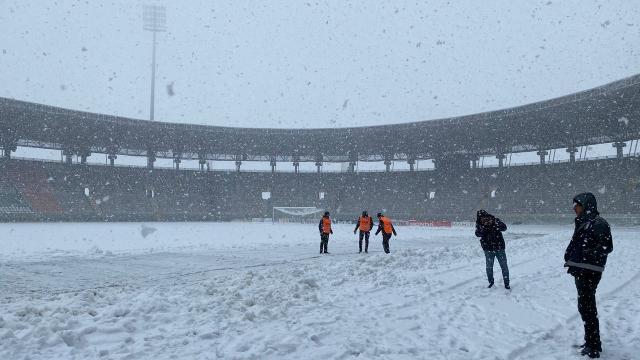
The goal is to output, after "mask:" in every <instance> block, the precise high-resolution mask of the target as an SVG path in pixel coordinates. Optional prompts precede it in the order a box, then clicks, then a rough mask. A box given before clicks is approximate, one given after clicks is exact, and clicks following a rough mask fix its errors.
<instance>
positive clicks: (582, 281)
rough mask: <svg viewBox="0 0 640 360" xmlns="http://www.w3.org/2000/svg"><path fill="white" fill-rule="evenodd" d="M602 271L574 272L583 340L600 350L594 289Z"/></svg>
mask: <svg viewBox="0 0 640 360" xmlns="http://www.w3.org/2000/svg"><path fill="white" fill-rule="evenodd" d="M601 278H602V273H600V272H596V271H590V270H581V271H579V272H578V273H576V274H575V280H576V290H578V312H579V313H580V316H581V317H582V322H583V323H584V342H585V344H587V346H589V347H590V348H592V349H597V350H601V346H602V344H601V343H600V322H599V321H598V309H597V308H596V289H597V288H598V283H600V279H601Z"/></svg>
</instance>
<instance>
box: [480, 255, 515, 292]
mask: <svg viewBox="0 0 640 360" xmlns="http://www.w3.org/2000/svg"><path fill="white" fill-rule="evenodd" d="M484 257H485V260H486V261H487V280H489V283H491V284H493V260H494V259H495V258H498V263H499V264H500V269H502V279H503V280H504V284H505V285H509V267H508V266H507V253H505V251H504V250H496V251H485V252H484Z"/></svg>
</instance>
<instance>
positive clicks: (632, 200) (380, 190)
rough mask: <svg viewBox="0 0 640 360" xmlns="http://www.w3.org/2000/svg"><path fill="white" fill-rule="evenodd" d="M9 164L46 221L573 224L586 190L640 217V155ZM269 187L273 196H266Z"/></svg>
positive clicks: (625, 214) (15, 202)
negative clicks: (237, 167) (308, 166)
mask: <svg viewBox="0 0 640 360" xmlns="http://www.w3.org/2000/svg"><path fill="white" fill-rule="evenodd" d="M0 164H2V165H0V166H2V167H3V170H4V169H8V171H9V174H13V176H14V178H13V179H14V181H15V183H16V184H18V190H17V191H14V192H13V193H11V192H10V189H12V188H11V186H12V185H11V184H7V182H6V181H5V182H3V184H2V189H3V192H2V198H3V199H6V198H10V199H12V200H11V201H10V202H7V204H12V206H14V207H18V208H20V207H21V208H23V209H25V213H30V212H29V211H27V210H28V209H29V207H27V206H25V203H27V204H29V205H30V208H31V209H33V212H32V214H33V218H34V219H45V220H46V219H48V220H75V221H89V220H99V221H132V220H168V221H179V220H191V221H198V220H238V219H243V220H251V219H252V218H267V217H270V216H271V207H272V206H316V207H318V208H325V209H330V210H332V212H333V213H334V217H335V218H336V219H337V220H352V219H355V218H356V217H357V215H358V214H359V212H360V211H361V210H362V209H363V208H367V209H369V210H370V211H371V212H375V211H382V210H384V211H385V212H387V213H389V214H390V215H391V216H393V217H394V218H397V219H405V220H410V219H417V220H451V221H468V220H471V219H473V216H474V214H475V211H476V210H477V209H478V208H485V209H487V210H488V211H490V212H493V213H496V214H500V215H501V216H502V217H504V218H507V219H510V220H511V221H523V222H524V221H528V222H532V221H566V220H567V219H570V218H571V211H570V210H571V197H572V196H573V195H574V194H577V193H579V192H582V191H592V192H594V193H596V194H597V195H598V199H599V202H600V207H601V209H602V211H603V212H605V213H607V214H608V216H609V217H613V218H615V217H616V216H617V217H618V218H620V219H625V218H626V219H627V220H630V221H633V219H634V218H635V219H637V218H638V217H639V215H640V158H638V157H625V158H623V159H604V160H593V161H578V162H575V163H561V164H548V165H528V166H511V167H504V168H497V167H496V168H482V169H468V170H466V171H465V172H464V173H458V174H456V175H455V176H451V175H450V174H448V173H446V172H440V171H437V170H435V171H416V172H397V173H386V172H364V173H321V174H315V173H299V174H294V173H268V172H239V173H238V172H233V171H209V172H206V171H204V172H203V171H192V170H181V171H175V170H171V169H153V170H149V169H145V168H127V167H108V166H96V165H80V164H74V165H68V164H61V163H53V162H42V161H27V160H17V159H11V160H7V159H4V160H2V161H0ZM8 189H9V190H8ZM264 191H269V192H271V198H270V199H267V200H264V199H262V192H264ZM320 192H324V193H325V198H324V199H320V198H319V193H320ZM19 195H21V196H19ZM22 199H26V201H24V200H22ZM4 213H5V218H9V217H10V216H8V215H10V214H8V212H7V211H5V212H4ZM613 215H615V216H613ZM22 218H24V216H23V217H22Z"/></svg>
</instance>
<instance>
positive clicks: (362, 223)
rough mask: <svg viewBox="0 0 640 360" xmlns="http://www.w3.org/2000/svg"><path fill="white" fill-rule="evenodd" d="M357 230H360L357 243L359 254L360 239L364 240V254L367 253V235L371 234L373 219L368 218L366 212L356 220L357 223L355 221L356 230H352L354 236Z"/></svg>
mask: <svg viewBox="0 0 640 360" xmlns="http://www.w3.org/2000/svg"><path fill="white" fill-rule="evenodd" d="M358 228H360V235H359V237H360V241H359V242H358V246H359V247H360V251H359V252H362V239H363V238H364V252H365V253H368V252H369V233H370V232H371V229H373V219H372V218H371V216H369V214H368V213H367V210H365V211H363V212H362V215H361V216H360V217H359V218H358V221H356V228H355V229H354V230H353V233H354V234H355V233H356V231H358Z"/></svg>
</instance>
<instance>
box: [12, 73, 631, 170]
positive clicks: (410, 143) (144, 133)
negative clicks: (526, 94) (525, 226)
mask: <svg viewBox="0 0 640 360" xmlns="http://www.w3.org/2000/svg"><path fill="white" fill-rule="evenodd" d="M638 138H640V75H635V76H632V77H629V78H625V79H622V80H619V81H616V82H612V83H609V84H606V85H604V86H600V87H597V88H594V89H590V90H586V91H582V92H579V93H575V94H571V95H567V96H563V97H559V98H555V99H551V100H546V101H541V102H536V103H532V104H528V105H523V106H518V107H514V108H508V109H502V110H497V111H490V112H485V113H479V114H473V115H467V116H460V117H452V118H446V119H437V120H429V121H419V122H411V123H405V124H397V125H383V126H367V127H350V128H331V129H254V128H235V127H220V126H205V125H189V124H176V123H167V122H154V121H147V120H138V119H131V118H126V117H118V116H112V115H105V114H95V113H89V112H83V111H76V110H70V109H63V108H58V107H53V106H48V105H42V104H35V103H30V102H24V101H19V100H13V99H7V98H0V146H2V147H6V146H11V144H13V145H14V146H15V145H17V146H27V147H38V148H49V149H60V150H68V151H71V152H74V153H79V152H80V151H90V152H99V153H113V154H125V155H139V156H144V155H147V153H148V152H149V151H153V152H155V154H156V156H157V157H168V158H170V157H174V156H175V154H179V156H180V157H181V158H183V159H197V158H199V156H200V157H201V158H204V159H210V160H237V158H238V156H240V157H241V158H243V159H244V160H268V159H273V158H275V159H276V160H278V161H291V160H294V159H299V161H317V160H318V159H319V156H320V155H321V156H322V158H323V160H324V161H348V160H349V159H354V158H355V157H357V159H359V160H381V159H396V160H400V159H408V158H415V159H433V158H436V159H438V158H446V157H451V156H460V155H462V156H467V155H468V156H477V155H487V154H502V153H509V152H518V151H532V150H538V149H553V148H563V147H571V146H582V145H591V144H599V143H606V142H614V141H625V140H631V139H638Z"/></svg>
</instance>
